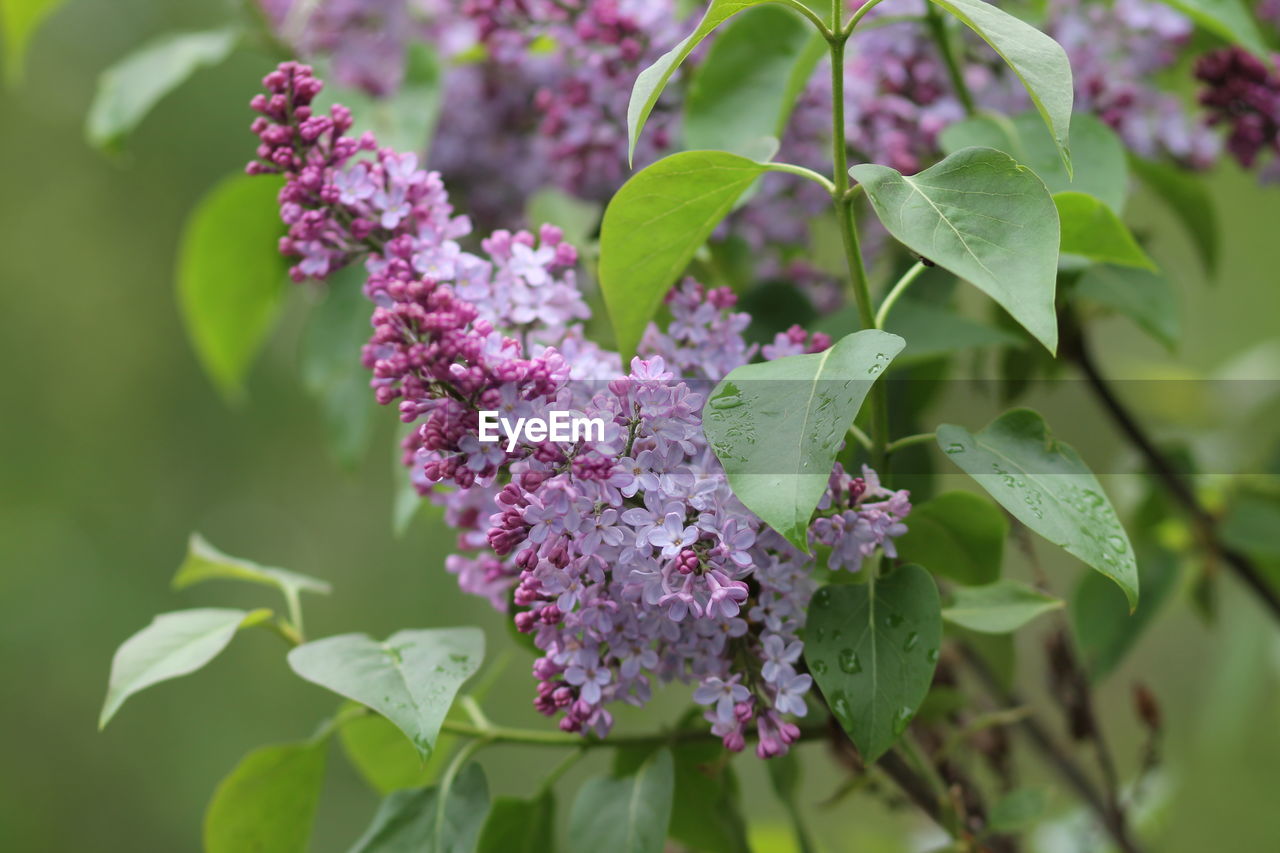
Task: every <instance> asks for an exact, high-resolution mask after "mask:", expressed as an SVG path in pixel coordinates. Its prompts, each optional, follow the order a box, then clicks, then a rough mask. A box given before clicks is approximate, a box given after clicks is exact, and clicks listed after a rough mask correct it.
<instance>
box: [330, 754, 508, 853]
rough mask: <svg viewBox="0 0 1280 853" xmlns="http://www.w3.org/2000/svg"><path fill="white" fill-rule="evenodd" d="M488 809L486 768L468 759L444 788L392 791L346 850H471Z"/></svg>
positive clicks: (439, 852) (459, 852) (417, 852)
mask: <svg viewBox="0 0 1280 853" xmlns="http://www.w3.org/2000/svg"><path fill="white" fill-rule="evenodd" d="M442 796H443V797H444V801H443V802H441V799H440V798H441V797H442ZM488 812H489V783H488V780H486V779H485V776H484V770H482V769H481V767H480V765H479V764H474V763H473V764H468V765H467V766H466V767H464V768H462V770H461V771H460V772H459V773H458V775H457V777H456V778H455V779H454V780H453V784H452V785H451V786H450V788H449V790H447V791H444V792H441V791H440V789H439V788H435V787H433V788H412V789H409V790H406V791H396V792H394V793H392V794H390V795H389V796H388V797H387V798H386V799H384V800H383V801H382V803H381V804H380V805H379V806H378V811H377V813H376V814H374V816H373V822H372V823H370V824H369V828H368V829H366V830H365V832H364V835H362V836H360V838H359V840H357V841H356V843H355V844H354V845H353V846H352V847H351V850H350V851H349V853H472V851H474V850H475V849H476V840H477V838H478V836H479V835H480V828H481V826H483V825H484V820H485V815H486V814H488Z"/></svg>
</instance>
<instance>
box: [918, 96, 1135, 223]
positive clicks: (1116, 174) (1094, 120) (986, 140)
mask: <svg viewBox="0 0 1280 853" xmlns="http://www.w3.org/2000/svg"><path fill="white" fill-rule="evenodd" d="M938 142H939V144H940V145H941V147H942V150H943V152H944V153H946V154H954V153H955V152H957V151H959V150H960V149H962V148H970V147H973V146H978V147H980V148H994V149H996V150H997V151H1003V152H1004V153H1006V154H1008V155H1009V156H1010V157H1012V158H1013V159H1015V160H1017V161H1018V162H1019V163H1021V164H1022V165H1024V166H1029V167H1030V168H1031V170H1032V171H1033V172H1035V173H1036V175H1037V176H1038V177H1039V178H1040V180H1042V181H1044V184H1045V186H1046V187H1048V188H1049V192H1051V193H1060V192H1069V191H1075V192H1082V193H1088V194H1089V195H1091V196H1094V197H1095V198H1099V199H1101V200H1102V201H1104V202H1106V203H1107V205H1108V206H1109V207H1110V208H1111V209H1112V210H1114V211H1115V212H1116V213H1120V212H1122V211H1123V210H1124V202H1125V196H1126V195H1128V188H1129V169H1128V162H1127V160H1126V155H1125V148H1124V143H1123V142H1121V141H1120V138H1119V137H1118V136H1116V132H1115V131H1114V130H1112V129H1111V128H1110V127H1108V126H1107V125H1106V124H1105V123H1104V122H1103V121H1102V120H1101V119H1099V118H1098V117H1097V116H1094V115H1092V114H1090V113H1075V114H1074V115H1072V116H1071V151H1072V162H1073V163H1074V164H1075V169H1074V170H1073V171H1072V172H1068V171H1067V168H1066V166H1065V165H1064V164H1063V162H1062V158H1061V157H1060V156H1058V147H1057V145H1056V144H1055V143H1054V141H1053V137H1052V136H1050V135H1049V130H1048V128H1047V127H1045V124H1044V121H1043V120H1041V118H1040V116H1039V115H1038V114H1037V113H1035V112H1027V113H1022V114H1021V115H1017V116H1014V117H1013V118H1008V117H1005V116H1001V115H993V114H982V115H977V116H974V117H972V118H967V119H965V120H963V121H959V122H956V123H954V124H951V125H948V126H947V127H946V128H945V129H944V130H943V131H942V133H941V134H940V135H939V137H938Z"/></svg>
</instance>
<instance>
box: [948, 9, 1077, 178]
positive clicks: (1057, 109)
mask: <svg viewBox="0 0 1280 853" xmlns="http://www.w3.org/2000/svg"><path fill="white" fill-rule="evenodd" d="M930 2H931V3H934V4H936V5H938V6H940V7H941V8H943V9H945V10H946V11H947V12H950V13H951V14H952V15H954V16H955V17H957V18H959V19H960V20H961V21H962V22H963V23H964V24H965V26H967V27H969V29H971V30H973V31H974V32H975V33H977V34H978V35H979V36H981V37H982V40H983V41H985V42H986V43H987V44H989V45H991V47H992V48H993V49H994V50H995V52H996V53H998V54H1000V57H1001V58H1002V59H1003V60H1004V61H1005V62H1007V63H1008V64H1009V67H1010V68H1012V69H1013V71H1014V73H1015V74H1017V75H1018V78H1019V79H1021V80H1022V85H1024V86H1026V88H1027V94H1029V95H1030V96H1031V100H1032V102H1033V103H1034V104H1035V105H1036V109H1037V110H1039V111H1040V115H1041V117H1042V118H1043V119H1044V122H1045V124H1046V125H1048V126H1049V131H1050V132H1051V133H1052V134H1053V140H1054V143H1055V144H1056V145H1057V147H1058V152H1059V153H1060V155H1061V156H1062V162H1063V164H1064V165H1065V166H1066V167H1067V171H1068V172H1070V171H1071V149H1070V147H1069V145H1068V134H1069V133H1070V129H1071V102H1072V100H1073V98H1074V96H1075V90H1074V89H1073V88H1072V84H1071V62H1070V60H1068V59H1067V52H1066V51H1065V50H1063V49H1062V46H1061V45H1060V44H1058V43H1057V42H1056V41H1054V40H1053V39H1052V38H1050V37H1049V36H1047V35H1045V34H1044V33H1042V32H1040V31H1039V30H1037V29H1036V28H1035V27H1033V26H1031V25H1030V24H1028V23H1026V22H1024V21H1020V20H1018V19H1017V18H1015V17H1014V16H1013V15H1010V14H1009V13H1008V12H1005V11H1003V10H1001V9H1000V8H998V7H996V6H993V5H991V4H990V3H984V2H983V0H930Z"/></svg>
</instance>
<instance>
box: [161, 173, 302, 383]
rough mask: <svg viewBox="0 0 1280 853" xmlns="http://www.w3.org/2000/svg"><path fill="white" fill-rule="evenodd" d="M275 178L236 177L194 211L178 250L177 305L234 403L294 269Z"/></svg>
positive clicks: (212, 375) (194, 342)
mask: <svg viewBox="0 0 1280 853" xmlns="http://www.w3.org/2000/svg"><path fill="white" fill-rule="evenodd" d="M279 189H280V181H279V179H277V178H272V177H267V176H256V177H251V176H249V175H235V176H232V177H230V178H227V179H226V180H224V181H223V182H222V183H220V184H218V186H216V187H214V189H213V191H212V192H210V193H209V194H208V195H206V196H205V197H204V199H203V200H201V202H200V203H199V205H197V206H196V209H195V210H194V211H193V212H192V214H191V216H190V218H189V219H188V220H187V224H186V227H185V228H184V230H183V234H182V243H181V245H180V247H179V249H178V270H177V287H178V305H179V308H180V309H181V311H182V319H183V322H184V323H185V325H186V327H187V335H188V337H190V338H191V343H192V345H193V346H194V347H195V351H196V355H197V356H198V357H199V359H200V363H201V365H202V366H203V367H204V369H205V372H206V373H207V374H209V377H210V378H211V379H212V380H213V381H214V384H215V385H217V386H218V390H219V391H221V392H222V393H223V395H224V396H226V397H227V398H228V399H232V400H235V399H239V398H240V397H242V396H243V395H244V377H245V373H246V372H247V371H248V369H249V364H250V363H251V362H252V361H253V358H254V356H256V355H257V353H258V350H259V349H260V348H261V346H262V343H263V340H264V339H265V337H266V335H267V333H268V332H269V331H270V330H271V327H272V325H273V324H274V323H275V319H276V315H277V314H278V312H279V309H280V303H281V300H282V298H283V296H284V292H285V290H284V283H285V273H286V271H287V269H288V264H287V263H286V261H285V259H284V257H283V256H282V255H281V254H280V251H279V248H278V246H277V242H278V239H279V237H280V235H281V234H282V233H283V226H282V225H281V224H280V217H279V214H278V213H277V203H276V193H277V191H279Z"/></svg>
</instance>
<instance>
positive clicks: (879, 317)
mask: <svg viewBox="0 0 1280 853" xmlns="http://www.w3.org/2000/svg"><path fill="white" fill-rule="evenodd" d="M925 269H926V267H925V265H924V263H923V262H922V261H916V263H915V265H914V266H912V267H911V269H909V270H907V271H906V273H904V274H903V276H902V278H900V279H898V283H897V284H895V285H894V286H893V289H892V290H890V291H889V294H888V295H887V296H885V298H884V301H883V302H881V303H880V310H879V311H877V312H876V328H877V329H883V328H884V323H885V321H886V320H888V319H889V312H890V311H892V310H893V306H894V303H896V302H897V301H898V299H899V297H901V296H902V294H904V293H906V292H907V288H908V287H910V286H911V283H912V282H914V281H915V280H916V279H917V278H919V277H920V273H922V272H924V271H925Z"/></svg>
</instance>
